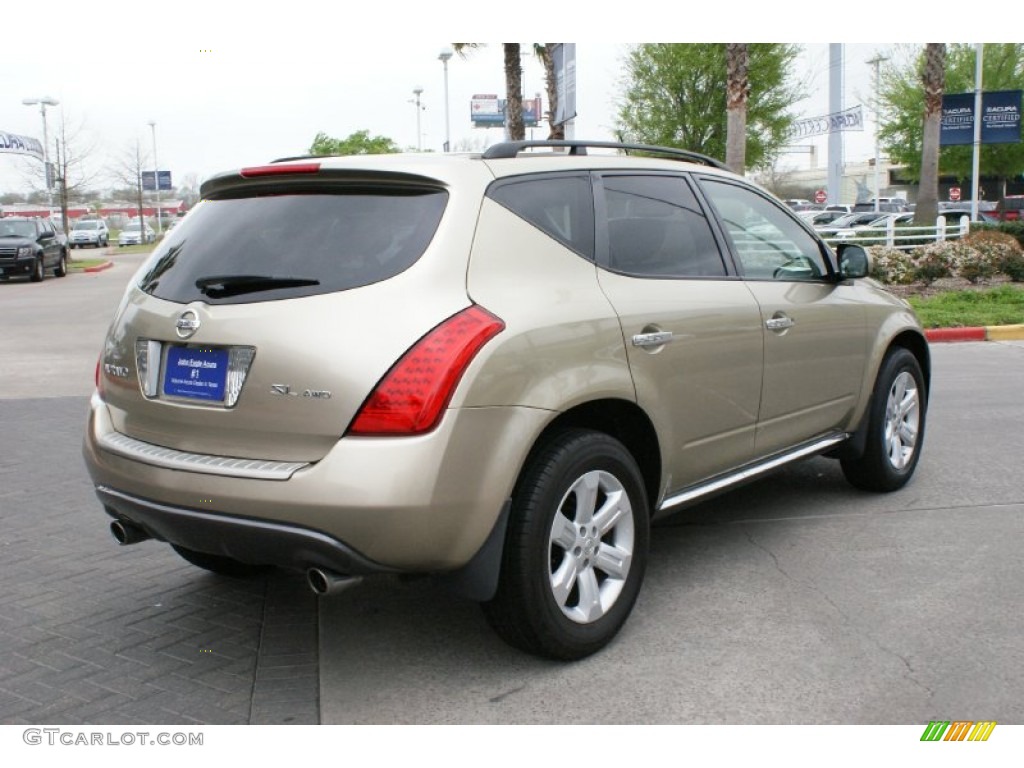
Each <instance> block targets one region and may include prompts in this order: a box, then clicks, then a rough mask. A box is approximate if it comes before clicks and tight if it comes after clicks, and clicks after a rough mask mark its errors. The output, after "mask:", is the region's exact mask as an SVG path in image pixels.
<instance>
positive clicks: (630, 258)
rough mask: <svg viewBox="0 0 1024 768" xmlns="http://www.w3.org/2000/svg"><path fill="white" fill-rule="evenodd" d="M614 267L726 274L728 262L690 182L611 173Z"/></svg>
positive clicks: (640, 272) (608, 200)
mask: <svg viewBox="0 0 1024 768" xmlns="http://www.w3.org/2000/svg"><path fill="white" fill-rule="evenodd" d="M603 187H604V194H605V204H606V206H607V211H608V267H609V268H610V269H613V270H615V271H616V272H623V273H625V274H629V275H637V276H640V277H722V276H724V275H725V263H724V262H723V261H722V256H721V254H720V252H719V250H718V245H717V244H716V242H715V238H714V235H713V234H712V233H711V226H710V224H708V220H707V217H706V216H705V215H704V212H703V211H702V210H701V207H700V205H699V204H698V203H697V199H696V198H695V197H694V195H693V192H691V191H690V187H689V185H688V184H687V183H686V181H685V180H684V179H682V178H679V177H675V176H618V175H616V176H605V177H604V178H603Z"/></svg>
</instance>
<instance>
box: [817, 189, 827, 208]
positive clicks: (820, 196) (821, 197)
mask: <svg viewBox="0 0 1024 768" xmlns="http://www.w3.org/2000/svg"><path fill="white" fill-rule="evenodd" d="M826 200H828V192H826V191H825V190H824V189H819V190H818V191H817V192H815V193H814V202H816V203H817V204H818V205H821V204H822V203H824V202H825V201H826Z"/></svg>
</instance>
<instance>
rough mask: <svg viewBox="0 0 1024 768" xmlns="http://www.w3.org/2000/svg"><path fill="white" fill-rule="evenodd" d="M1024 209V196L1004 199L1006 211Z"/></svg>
mask: <svg viewBox="0 0 1024 768" xmlns="http://www.w3.org/2000/svg"><path fill="white" fill-rule="evenodd" d="M1022 209H1024V196H1021V197H1006V198H1003V210H1004V211H1019V210H1022Z"/></svg>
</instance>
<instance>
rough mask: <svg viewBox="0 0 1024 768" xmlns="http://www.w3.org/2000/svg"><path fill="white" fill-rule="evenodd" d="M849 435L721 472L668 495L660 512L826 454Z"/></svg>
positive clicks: (833, 437)
mask: <svg viewBox="0 0 1024 768" xmlns="http://www.w3.org/2000/svg"><path fill="white" fill-rule="evenodd" d="M849 437H850V435H849V434H848V433H846V432H843V433H841V434H835V435H829V436H828V437H823V438H821V439H820V440H815V441H814V442H812V443H804V444H803V445H800V446H797V447H796V448H793V449H791V450H789V451H786V452H785V453H777V454H775V455H774V456H771V457H770V458H767V459H765V460H764V461H759V462H757V463H756V464H748V465H746V466H744V467H741V468H740V469H738V470H736V471H735V472H730V473H729V474H726V475H719V476H718V477H714V478H712V479H710V480H707V481H705V482H703V483H700V484H699V485H694V486H692V487H690V488H688V489H687V490H685V491H682V492H680V493H677V494H674V495H672V496H669V497H668V498H667V499H665V500H664V501H663V502H661V506H660V507H658V512H665V511H666V510H669V509H672V508H673V507H679V506H682V505H684V504H689V503H691V502H694V501H697V500H699V499H702V498H704V497H705V496H711V495H713V494H716V493H719V492H721V491H724V490H726V489H728V488H731V487H732V486H734V485H740V484H742V483H745V482H748V481H750V480H754V479H756V478H758V477H760V476H761V475H763V474H766V473H768V472H771V471H772V470H773V469H778V468H779V467H781V466H784V465H785V464H789V463H791V462H794V461H798V460H800V459H805V458H807V457H808V456H814V455H816V454H819V453H824V452H825V451H827V450H828V449H829V448H833V447H835V446H836V445H839V443H842V442H845V441H846V440H848V439H849Z"/></svg>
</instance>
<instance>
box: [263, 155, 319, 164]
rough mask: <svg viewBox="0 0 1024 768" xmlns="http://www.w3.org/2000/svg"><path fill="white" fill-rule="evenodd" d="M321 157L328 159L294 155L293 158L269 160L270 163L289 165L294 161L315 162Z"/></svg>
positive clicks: (316, 156)
mask: <svg viewBox="0 0 1024 768" xmlns="http://www.w3.org/2000/svg"><path fill="white" fill-rule="evenodd" d="M323 157H330V155H295V157H278V158H275V159H274V160H271V161H270V162H271V163H290V162H292V161H294V160H317V159H320V158H323Z"/></svg>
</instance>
